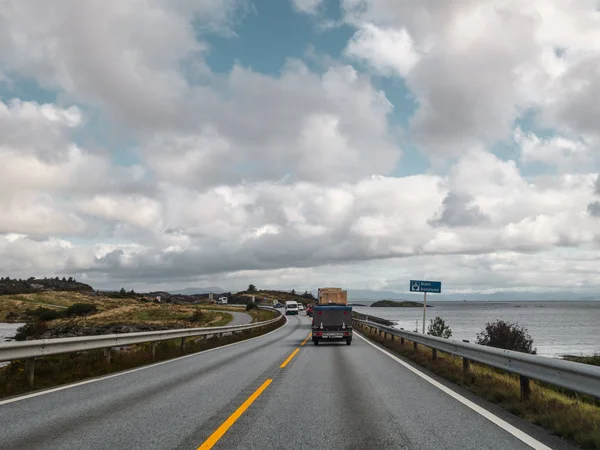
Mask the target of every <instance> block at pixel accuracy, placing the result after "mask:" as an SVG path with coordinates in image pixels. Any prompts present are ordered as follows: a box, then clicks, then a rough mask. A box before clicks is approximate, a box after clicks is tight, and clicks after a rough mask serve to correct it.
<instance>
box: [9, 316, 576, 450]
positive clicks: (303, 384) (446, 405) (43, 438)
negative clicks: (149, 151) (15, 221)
mask: <svg viewBox="0 0 600 450" xmlns="http://www.w3.org/2000/svg"><path fill="white" fill-rule="evenodd" d="M309 333H310V324H309V321H308V320H307V318H306V316H300V317H298V316H292V317H290V318H289V323H288V324H287V325H286V326H285V327H283V328H280V329H279V330H277V331H275V332H272V333H270V334H268V335H266V336H263V337H259V338H256V339H253V340H249V341H246V342H242V343H239V344H234V345H230V346H227V347H224V348H220V349H214V350H209V351H206V352H203V353H200V354H196V355H190V356H187V357H183V358H180V359H177V360H174V361H168V362H164V363H159V364H156V365H154V366H150V367H146V368H141V369H136V370H134V371H131V372H127V373H124V374H117V375H113V376H110V377H106V378H103V379H100V380H95V381H92V382H87V383H85V384H79V385H76V386H74V387H69V388H67V389H62V390H55V391H49V392H47V393H43V395H37V396H32V397H29V398H24V399H18V400H17V401H14V400H9V401H4V402H0V424H1V428H0V429H1V433H0V435H1V439H0V448H2V449H19V450H22V449H117V448H119V449H120V448H123V449H124V448H127V449H145V450H147V449H196V448H199V447H200V446H201V445H202V444H203V443H205V442H208V443H210V444H211V445H214V446H213V447H212V448H214V449H264V448H270V449H314V448H321V449H440V448H444V449H461V450H465V449H474V450H480V449H498V450H505V449H526V448H532V447H533V448H570V447H569V446H568V445H565V444H563V443H562V442H561V441H560V440H558V439H556V438H553V437H552V436H549V435H548V434H546V433H545V432H543V431H541V430H540V429H538V428H536V427H533V426H531V425H528V424H526V423H524V422H523V421H521V420H519V419H518V418H516V417H514V416H511V415H509V414H507V413H504V412H500V411H498V410H497V409H496V408H494V407H493V406H490V405H489V404H487V403H485V402H482V401H478V400H476V399H473V398H472V397H469V398H471V400H472V401H474V402H475V403H472V402H471V401H469V400H468V399H467V398H464V397H463V396H461V395H460V393H459V394H456V393H454V392H453V391H448V392H446V391H445V389H447V388H446V387H445V386H446V383H442V384H439V385H436V384H435V383H436V381H435V380H432V379H428V377H427V376H426V375H425V378H424V377H423V375H421V372H420V371H417V370H415V369H414V368H413V367H412V366H411V365H409V364H408V363H405V362H402V361H400V362H399V361H398V360H397V359H394V358H392V357H390V356H389V355H387V354H385V353H384V352H382V351H381V350H380V349H378V348H377V347H376V346H374V345H372V344H370V343H368V342H367V341H365V340H363V339H361V338H360V337H359V336H355V338H354V341H353V343H352V346H346V345H344V344H330V345H325V344H322V345H319V346H318V347H315V346H313V345H312V343H311V342H310V340H309V341H308V342H306V338H307V337H308V336H309ZM303 342H306V345H302V343H303ZM282 366H283V367H282ZM269 380H271V381H269ZM432 382H433V384H432ZM452 395H454V397H453V396H452ZM466 395H467V396H469V395H468V394H466ZM489 411H493V414H492V413H490V412H489ZM508 422H510V424H509V423H508ZM525 442H528V444H527V443H525ZM544 444H545V445H544ZM546 446H547V447H546ZM203 448H210V446H209V445H205V446H204V447H203Z"/></svg>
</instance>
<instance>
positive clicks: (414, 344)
mask: <svg viewBox="0 0 600 450" xmlns="http://www.w3.org/2000/svg"><path fill="white" fill-rule="evenodd" d="M413 348H414V349H415V350H416V349H417V343H416V342H414V341H413Z"/></svg>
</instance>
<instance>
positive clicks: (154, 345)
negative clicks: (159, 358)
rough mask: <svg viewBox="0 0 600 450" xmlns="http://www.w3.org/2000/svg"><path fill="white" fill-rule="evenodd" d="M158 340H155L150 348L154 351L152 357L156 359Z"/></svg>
mask: <svg viewBox="0 0 600 450" xmlns="http://www.w3.org/2000/svg"><path fill="white" fill-rule="evenodd" d="M157 344H158V342H156V341H154V342H152V343H151V344H150V350H151V351H152V359H156V345H157Z"/></svg>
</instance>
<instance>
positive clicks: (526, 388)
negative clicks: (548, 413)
mask: <svg viewBox="0 0 600 450" xmlns="http://www.w3.org/2000/svg"><path fill="white" fill-rule="evenodd" d="M519 385H520V387H521V401H522V402H526V401H527V400H529V396H530V394H531V385H530V384H529V378H528V377H524V376H523V375H519Z"/></svg>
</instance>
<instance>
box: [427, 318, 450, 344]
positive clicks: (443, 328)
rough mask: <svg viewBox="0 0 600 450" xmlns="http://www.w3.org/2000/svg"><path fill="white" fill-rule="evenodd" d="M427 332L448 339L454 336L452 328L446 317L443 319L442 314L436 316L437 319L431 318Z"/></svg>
mask: <svg viewBox="0 0 600 450" xmlns="http://www.w3.org/2000/svg"><path fill="white" fill-rule="evenodd" d="M427 334H429V335H431V336H437V337H441V338H445V339H448V338H450V337H451V336H452V330H451V329H450V327H449V326H448V325H446V322H445V321H444V319H442V318H441V317H440V316H436V317H435V319H431V320H430V321H429V327H428V328H427Z"/></svg>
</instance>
